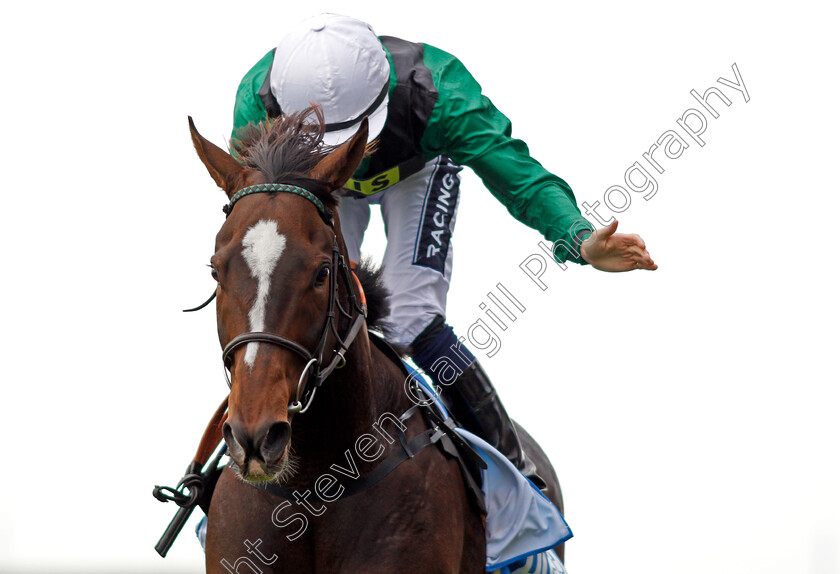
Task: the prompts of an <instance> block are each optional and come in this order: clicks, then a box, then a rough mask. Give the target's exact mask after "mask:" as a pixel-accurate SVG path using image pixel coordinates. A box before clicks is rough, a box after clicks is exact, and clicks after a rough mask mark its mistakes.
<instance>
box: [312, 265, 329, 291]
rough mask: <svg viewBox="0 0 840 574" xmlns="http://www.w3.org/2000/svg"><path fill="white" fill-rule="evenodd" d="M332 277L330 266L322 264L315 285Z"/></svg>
mask: <svg viewBox="0 0 840 574" xmlns="http://www.w3.org/2000/svg"><path fill="white" fill-rule="evenodd" d="M329 277H330V268H329V267H328V266H327V265H321V267H319V268H318V275H316V276H315V285H316V286H318V285H323V284H324V282H325V281H326V280H327V279H329Z"/></svg>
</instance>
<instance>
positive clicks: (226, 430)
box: [222, 422, 245, 464]
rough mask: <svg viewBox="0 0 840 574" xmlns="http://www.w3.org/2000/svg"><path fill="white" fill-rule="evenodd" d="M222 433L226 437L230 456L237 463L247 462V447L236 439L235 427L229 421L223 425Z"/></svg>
mask: <svg viewBox="0 0 840 574" xmlns="http://www.w3.org/2000/svg"><path fill="white" fill-rule="evenodd" d="M222 435H223V436H224V438H225V444H227V447H228V454H229V455H230V457H231V458H232V459H233V461H234V462H236V463H237V464H243V463H244V462H245V449H244V448H243V446H242V444H241V443H240V442H239V441H238V440H236V436H235V435H234V432H233V427H232V426H231V424H230V423H229V422H226V423H225V424H224V426H223V427H222Z"/></svg>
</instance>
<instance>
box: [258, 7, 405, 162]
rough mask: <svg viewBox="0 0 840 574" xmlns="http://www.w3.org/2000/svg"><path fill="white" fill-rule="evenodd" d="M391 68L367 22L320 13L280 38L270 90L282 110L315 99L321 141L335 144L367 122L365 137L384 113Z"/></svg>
mask: <svg viewBox="0 0 840 574" xmlns="http://www.w3.org/2000/svg"><path fill="white" fill-rule="evenodd" d="M390 73H391V67H390V65H389V64H388V57H387V56H386V54H385V50H384V48H382V44H381V43H380V42H379V38H377V36H376V34H375V33H374V32H373V29H372V28H371V27H370V25H369V24H365V23H364V22H361V21H359V20H356V19H354V18H349V17H347V16H339V15H336V14H320V15H318V16H313V17H312V18H308V19H307V20H304V21H303V22H301V23H300V24H298V25H297V26H295V27H294V28H293V29H292V30H291V31H290V32H289V33H288V34H286V36H285V37H284V38H283V39H282V40H281V41H280V44H279V45H278V46H277V50H276V51H275V52H274V63H273V65H272V67H271V78H270V80H269V81H270V86H271V93H272V94H273V95H274V98H275V99H276V100H277V103H278V104H279V105H280V109H281V111H282V113H293V112H299V111H301V110H304V109H306V108H308V107H309V106H310V104H313V103H314V104H318V105H320V106H321V108H322V109H323V112H324V120H325V122H326V124H327V133H326V134H325V135H324V142H325V143H327V144H329V145H338V144H341V143H343V142H345V141H347V140H348V139H350V137H351V136H353V134H355V133H356V131H357V130H358V128H359V123H360V122H361V121H362V118H364V117H365V116H367V117H368V121H369V128H368V129H369V132H368V142H370V141H373V140H374V139H375V138H376V137H377V136H378V135H379V134H380V132H381V131H382V128H383V126H384V125H385V118H386V116H387V115H388V81H389V78H390Z"/></svg>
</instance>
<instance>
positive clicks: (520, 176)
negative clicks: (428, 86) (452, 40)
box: [421, 45, 592, 264]
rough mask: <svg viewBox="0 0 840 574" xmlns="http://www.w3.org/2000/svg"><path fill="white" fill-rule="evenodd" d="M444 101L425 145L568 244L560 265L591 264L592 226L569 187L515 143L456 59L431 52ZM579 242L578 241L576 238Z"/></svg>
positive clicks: (429, 61)
mask: <svg viewBox="0 0 840 574" xmlns="http://www.w3.org/2000/svg"><path fill="white" fill-rule="evenodd" d="M424 63H425V64H426V66H427V67H428V68H429V69H430V70H431V72H432V77H433V79H434V83H435V86H436V87H437V89H438V100H437V103H436V104H435V107H434V109H433V110H432V115H431V118H430V119H429V123H428V124H427V126H426V131H425V133H424V135H423V139H422V141H421V145H422V147H423V149H424V151H426V152H427V154H429V155H438V154H441V153H443V154H446V155H448V156H449V157H450V158H452V160H453V161H455V162H456V163H458V164H460V165H466V166H469V167H470V168H472V170H473V171H474V172H475V173H476V174H477V175H478V176H479V177H480V178H481V180H482V181H483V182H484V185H485V186H487V189H489V190H490V192H491V193H492V194H493V196H494V197H495V198H496V199H498V200H499V201H500V202H501V203H502V204H503V205H504V206H505V207H506V208H507V210H508V211H509V212H510V214H511V215H513V216H514V217H515V218H516V219H518V220H519V221H521V222H522V223H524V224H525V225H527V226H529V227H531V228H533V229H536V230H537V231H539V232H540V233H542V234H543V236H544V237H545V238H546V239H548V240H549V241H551V242H555V241H557V240H562V241H565V242H566V243H567V245H569V247H573V248H574V249H575V250H574V251H571V252H570V251H569V249H563V248H558V249H556V250H555V257H556V258H557V260H558V261H560V262H563V261H565V260H567V259H568V260H571V261H574V262H576V263H582V264H583V263H585V262H584V261H583V260H582V259H581V258H580V256H579V255H578V253H577V251H578V248H577V244H579V243H580V241H581V240H582V239H584V238H585V236H586V234H587V233H588V232H589V231H592V226H591V225H590V224H589V223H588V222H587V221H586V220H585V219H584V218H583V216H582V215H581V213H580V209H578V206H577V202H576V201H575V196H574V193H572V190H571V188H570V187H569V185H568V184H567V183H566V182H565V181H563V180H562V179H561V178H559V177H557V176H556V175H554V174H552V173H550V172H549V171H548V170H546V169H545V168H544V167H543V166H542V165H540V164H539V162H537V160H535V159H534V158H532V157H531V155H530V153H529V152H528V146H527V145H525V142H523V141H521V140H518V139H514V138H512V137H511V124H510V120H508V119H507V118H506V117H505V116H504V115H503V114H502V113H501V112H500V111H499V110H497V109H496V108H495V106H494V105H493V103H492V102H491V101H490V100H489V99H488V98H487V97H486V96H484V95H482V93H481V86H480V85H479V84H478V82H476V80H475V79H474V78H473V77H472V75H470V73H469V72H468V71H467V69H466V68H465V67H464V65H463V64H461V62H459V61H458V59H456V58H455V57H454V56H452V55H450V54H447V53H446V52H443V51H442V50H438V49H437V48H434V47H432V46H429V45H426V46H425V53H424ZM576 236H577V237H576Z"/></svg>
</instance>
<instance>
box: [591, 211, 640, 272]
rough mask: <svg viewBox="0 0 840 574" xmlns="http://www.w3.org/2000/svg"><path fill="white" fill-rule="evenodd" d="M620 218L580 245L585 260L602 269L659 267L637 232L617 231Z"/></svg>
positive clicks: (630, 269) (612, 270) (629, 269)
mask: <svg viewBox="0 0 840 574" xmlns="http://www.w3.org/2000/svg"><path fill="white" fill-rule="evenodd" d="M616 229H618V220H615V221H613V222H612V223H611V224H610V225H608V226H607V227H602V228H601V229H599V230H598V231H597V232H595V233H594V234H592V235H591V236H590V237H589V238H587V240H586V241H584V242H583V244H582V245H581V247H580V255H581V257H583V260H584V261H586V262H587V263H589V264H590V265H592V267H594V268H595V269H599V270H600V271H611V272H618V271H632V270H633V269H650V270H651V271H653V270H655V269H656V268H657V265H656V263H654V262H653V259H651V257H650V253H648V250H647V247H646V246H645V242H644V241H643V240H642V238H641V237H639V236H638V235H636V234H627V233H616V232H615V230H616Z"/></svg>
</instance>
